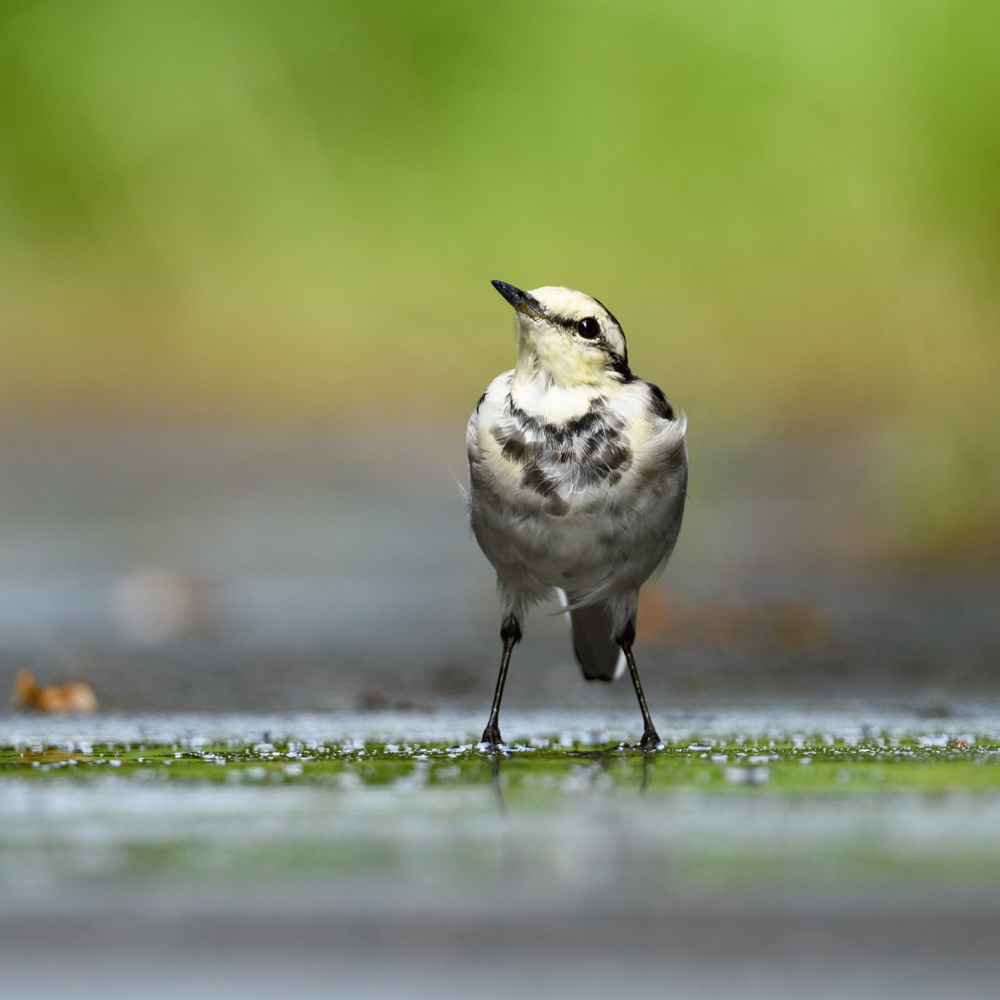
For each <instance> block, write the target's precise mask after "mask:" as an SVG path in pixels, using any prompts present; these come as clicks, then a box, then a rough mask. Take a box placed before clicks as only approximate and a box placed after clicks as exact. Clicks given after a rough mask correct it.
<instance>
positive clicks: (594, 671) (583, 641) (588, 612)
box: [559, 591, 625, 681]
mask: <svg viewBox="0 0 1000 1000" xmlns="http://www.w3.org/2000/svg"><path fill="white" fill-rule="evenodd" d="M559 597H560V599H561V600H562V602H563V606H564V607H565V606H566V605H567V604H568V603H570V602H569V601H568V600H567V597H566V595H565V594H564V593H563V592H562V591H560V592H559ZM566 615H567V616H568V618H569V622H570V631H571V632H572V633H573V652H575V653H576V660H577V663H579V664H580V669H581V670H582V671H583V676H584V677H586V678H587V680H588V681H613V680H615V679H616V678H618V677H621V675H622V673H623V672H624V670H625V654H624V653H623V652H622V650H621V649H620V648H619V646H618V643H616V642H615V641H614V639H612V638H611V633H612V631H613V629H614V623H613V622H612V620H611V612H610V611H609V610H608V608H607V606H606V605H604V604H588V605H587V606H586V607H582V608H574V607H570V610H568V611H567V612H566Z"/></svg>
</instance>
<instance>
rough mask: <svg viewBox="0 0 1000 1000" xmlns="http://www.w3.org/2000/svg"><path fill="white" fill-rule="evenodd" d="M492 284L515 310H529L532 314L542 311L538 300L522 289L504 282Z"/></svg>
mask: <svg viewBox="0 0 1000 1000" xmlns="http://www.w3.org/2000/svg"><path fill="white" fill-rule="evenodd" d="M492 284H493V287H494V288H495V289H496V290H497V291H498V292H499V293H500V294H501V295H502V296H503V297H504V298H505V299H506V300H507V301H508V302H509V303H510V304H511V305H512V306H513V307H514V308H515V309H530V310H531V311H532V312H534V313H540V312H541V311H542V310H541V308H540V307H539V304H538V300H537V299H536V298H535V297H534V296H533V295H529V294H528V293H527V292H526V291H524V290H523V289H521V288H515V287H514V286H513V285H508V284H507V282H506V281H494V282H493V283H492Z"/></svg>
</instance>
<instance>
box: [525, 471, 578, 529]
mask: <svg viewBox="0 0 1000 1000" xmlns="http://www.w3.org/2000/svg"><path fill="white" fill-rule="evenodd" d="M521 485H522V486H524V487H525V488H527V489H529V490H533V491H534V492H535V493H537V494H539V495H540V496H542V497H544V498H545V509H546V511H548V513H550V514H555V515H556V517H562V516H563V515H564V514H568V513H569V504H568V503H566V501H565V500H563V498H562V497H561V496H559V486H558V484H557V483H556V481H555V480H554V479H552V478H550V477H549V475H548V474H547V473H546V471H545V470H544V469H543V468H542V467H541V466H539V465H535V464H532V465H529V466H528V467H527V468H526V469H525V470H524V472H522V473H521Z"/></svg>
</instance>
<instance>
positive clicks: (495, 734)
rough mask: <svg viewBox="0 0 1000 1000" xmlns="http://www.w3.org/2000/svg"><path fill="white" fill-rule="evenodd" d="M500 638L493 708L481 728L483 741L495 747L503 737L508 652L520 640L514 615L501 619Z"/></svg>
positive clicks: (508, 662)
mask: <svg viewBox="0 0 1000 1000" xmlns="http://www.w3.org/2000/svg"><path fill="white" fill-rule="evenodd" d="M500 638H501V639H503V656H502V657H501V659H500V676H499V677H498V678H497V689H496V691H495V692H494V694H493V710H492V711H491V712H490V721H489V722H487V723H486V728H485V729H484V730H483V743H487V744H489V746H491V747H497V746H500V744H501V743H503V739H502V738H501V736H500V721H499V720H500V699H501V698H502V697H503V686H504V683H505V682H506V680H507V668H508V667H509V666H510V654H511V653H512V652H513V651H514V647H515V646H516V645H517V644H518V643H519V642H520V641H521V625H520V623H519V622H518V620H517V618H515V617H514V615H512V614H511V615H507V617H506V618H505V619H504V620H503V626H502V627H501V629H500Z"/></svg>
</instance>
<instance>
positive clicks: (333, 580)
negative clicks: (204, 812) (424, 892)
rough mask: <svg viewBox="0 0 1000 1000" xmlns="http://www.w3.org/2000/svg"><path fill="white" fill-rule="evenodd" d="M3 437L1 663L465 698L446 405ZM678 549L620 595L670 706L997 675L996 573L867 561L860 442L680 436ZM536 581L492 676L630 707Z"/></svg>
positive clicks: (183, 680)
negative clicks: (505, 657) (756, 442)
mask: <svg viewBox="0 0 1000 1000" xmlns="http://www.w3.org/2000/svg"><path fill="white" fill-rule="evenodd" d="M448 430H449V431H451V430H454V433H453V434H452V433H445V432H442V431H441V430H440V429H437V430H434V429H417V430H415V431H414V433H413V435H412V437H411V438H410V439H407V440H396V441H392V440H391V439H389V438H388V437H387V436H386V435H378V434H369V435H368V436H366V437H351V436H348V435H344V434H341V435H340V436H334V435H331V434H328V433H322V434H321V433H317V434H314V435H297V436H296V435H285V436H279V435H272V436H265V435H259V436H250V435H246V434H243V435H236V434H225V433H222V432H213V433H207V432H201V433H184V432H171V433H167V432H160V433H153V432H145V433H139V432H134V431H133V432H129V431H123V430H103V431H102V430H90V431H82V430H81V431H75V432H70V431H50V432H46V431H39V430H33V431H24V432H21V433H19V434H18V433H13V432H7V433H6V434H5V435H4V436H3V437H0V467H2V468H3V470H4V475H3V477H0V688H3V689H8V690H9V685H10V684H11V683H12V681H13V677H14V674H15V673H16V672H17V671H18V670H20V669H30V670H32V671H33V672H34V673H35V674H36V675H37V677H38V679H39V680H40V681H42V682H43V683H51V682H56V681H60V680H64V679H67V678H69V677H79V678H81V679H84V680H86V681H88V682H89V683H90V684H91V685H92V686H93V687H94V689H95V691H96V692H97V695H98V699H99V702H100V705H101V707H102V708H103V709H104V710H110V711H118V712H144V711H145V712H148V711H154V712H156V711H175V712H176V711H208V712H226V711H308V710H316V709H320V710H355V709H359V708H360V709H410V710H414V711H424V712H426V711H434V710H436V709H438V708H439V707H441V706H448V705H451V706H454V705H459V706H473V705H480V704H484V703H485V702H486V701H487V700H488V699H489V697H490V694H491V692H492V688H493V684H494V681H495V671H496V666H497V663H498V659H499V639H498V634H497V633H498V628H499V624H498V621H497V610H496V603H495V598H494V594H493V586H494V581H493V575H492V571H491V569H490V567H489V565H488V564H487V563H486V560H485V559H484V557H483V556H482V555H481V554H480V552H479V551H478V548H477V546H476V544H475V541H474V539H472V537H471V535H470V533H469V531H468V529H467V527H466V523H465V514H464V504H463V500H462V497H461V494H460V489H459V482H460V481H462V480H463V479H464V476H465V470H464V458H463V454H462V440H461V433H460V431H461V429H460V428H458V429H451V428H449V429H448ZM691 454H692V486H691V495H690V499H689V503H688V511H687V515H686V520H685V525H684V530H683V532H682V535H681V541H680V543H679V545H678V549H677V551H676V554H675V557H674V559H673V561H672V563H671V565H670V566H669V567H668V568H667V570H666V572H665V573H664V575H663V577H662V578H661V579H660V581H659V582H658V583H657V584H656V585H654V586H653V587H651V588H649V591H650V593H649V595H648V598H647V601H646V604H645V606H644V609H643V612H644V613H641V614H640V626H639V642H640V649H639V664H640V670H641V673H642V676H643V681H644V684H645V686H646V689H647V693H648V694H649V697H650V700H651V702H652V703H653V704H654V705H655V704H661V705H664V706H668V705H673V704H693V703H701V702H715V701H720V700H721V701H723V702H731V701H734V700H735V701H743V700H747V699H749V700H763V701H764V702H766V701H768V700H771V699H776V698H777V699H787V698H791V699H796V698H805V699H815V698H832V699H838V700H841V701H843V700H850V699H860V700H861V701H863V702H872V701H880V702H883V703H886V704H892V705H904V706H907V707H910V708H913V709H914V710H918V711H924V712H927V713H929V714H934V713H938V714H941V715H946V714H947V713H948V711H949V710H950V704H951V702H952V701H954V700H955V699H958V700H969V699H975V698H980V697H985V698H989V697H992V696H995V695H1000V614H997V613H996V610H997V607H998V605H1000V581H998V580H997V579H996V578H995V577H990V576H983V575H975V574H972V573H957V572H953V573H939V574H937V575H927V574H924V575H919V574H913V573H910V574H905V573H903V572H901V571H899V570H892V569H891V568H890V567H889V566H888V565H887V564H886V563H885V561H884V560H881V561H880V560H879V558H878V552H879V542H878V538H877V537H875V536H874V534H873V529H872V521H871V518H870V517H868V514H867V512H866V509H865V505H864V502H863V497H864V495H865V494H864V483H865V482H866V477H867V476H869V475H870V466H871V465H872V464H873V463H877V454H875V455H873V454H871V453H870V449H869V451H868V452H866V450H865V449H864V448H863V447H861V446H860V445H856V444H855V445H854V446H852V447H849V448H848V447H845V448H844V450H843V451H842V452H837V451H835V450H831V449H829V448H827V449H825V450H823V449H817V448H816V447H815V446H813V445H811V444H809V443H802V444H796V443H785V444H781V445H772V446H771V448H770V450H769V451H768V452H767V453H762V452H761V450H760V449H759V448H755V447H751V446H749V445H744V446H737V445H732V444H730V445H727V446H726V447H722V446H720V445H719V443H718V442H715V443H713V442H711V441H709V442H706V443H704V444H701V443H699V441H698V440H697V438H696V437H695V438H693V439H692V443H691ZM632 697H633V695H632V692H631V691H630V690H626V685H623V684H615V685H611V686H607V685H596V686H594V685H586V684H583V683H582V682H581V680H580V676H579V673H578V670H577V668H576V666H575V665H574V663H573V661H572V654H571V650H570V646H569V641H568V636H567V630H566V626H565V623H564V620H563V619H562V617H561V616H559V615H558V614H557V613H556V609H555V608H539V609H536V611H535V612H534V613H533V614H532V615H531V617H530V618H529V620H528V622H527V628H526V637H525V642H524V643H523V644H522V646H520V647H519V648H518V650H517V652H516V655H515V659H514V663H513V666H512V669H511V675H510V679H509V682H508V689H507V694H506V698H507V699H508V701H507V703H508V704H509V705H511V706H520V707H525V708H528V707H533V706H534V707H542V708H544V707H558V706H565V707H580V708H600V707H601V706H608V707H624V706H626V705H629V704H631V700H632Z"/></svg>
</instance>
